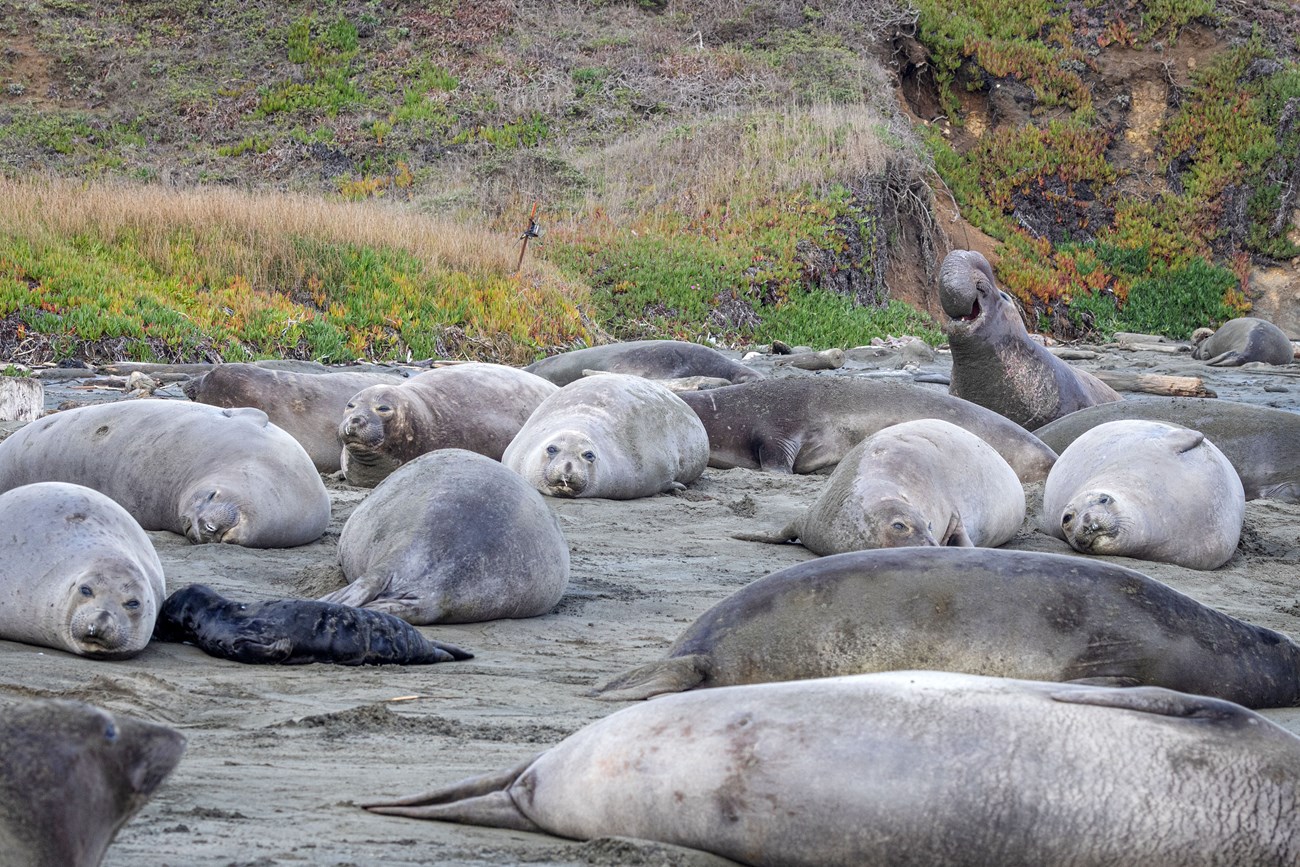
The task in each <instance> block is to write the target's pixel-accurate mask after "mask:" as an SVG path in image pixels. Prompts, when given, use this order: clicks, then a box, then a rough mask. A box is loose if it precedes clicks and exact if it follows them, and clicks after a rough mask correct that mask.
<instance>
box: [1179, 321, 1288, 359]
mask: <svg viewBox="0 0 1300 867" xmlns="http://www.w3.org/2000/svg"><path fill="white" fill-rule="evenodd" d="M1192 358H1195V359H1198V360H1200V361H1204V362H1205V363H1206V364H1209V365H1213V366H1215V367H1236V366H1239V365H1242V364H1248V363H1249V362H1252V361H1262V362H1263V363H1264V364H1290V363H1291V362H1292V361H1293V360H1295V347H1294V346H1292V344H1291V338H1290V337H1287V336H1286V332H1285V331H1283V330H1282V329H1281V328H1278V327H1277V326H1276V325H1274V324H1273V323H1272V322H1269V321H1268V320H1266V319H1256V318H1255V317H1253V316H1242V317H1241V318H1239V319H1229V320H1228V321H1227V322H1225V323H1223V324H1222V325H1220V326H1219V328H1218V330H1217V331H1216V330H1215V329H1212V328H1198V329H1197V330H1196V333H1195V334H1193V335H1192Z"/></svg>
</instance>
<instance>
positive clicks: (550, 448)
mask: <svg viewBox="0 0 1300 867" xmlns="http://www.w3.org/2000/svg"><path fill="white" fill-rule="evenodd" d="M546 453H547V454H548V455H550V456H551V457H555V456H556V455H558V454H559V453H560V449H559V447H558V446H547V447H546Z"/></svg>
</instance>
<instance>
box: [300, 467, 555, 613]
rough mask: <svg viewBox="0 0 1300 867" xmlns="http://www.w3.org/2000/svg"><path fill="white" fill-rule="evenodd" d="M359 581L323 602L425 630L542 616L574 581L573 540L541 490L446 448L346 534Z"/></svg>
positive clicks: (342, 558)
mask: <svg viewBox="0 0 1300 867" xmlns="http://www.w3.org/2000/svg"><path fill="white" fill-rule="evenodd" d="M339 562H340V563H341V564H342V566H343V574H344V575H345V576H347V579H348V580H349V581H351V582H352V583H351V584H349V585H348V586H346V587H343V588H342V589H340V590H336V591H335V592H333V593H330V594H329V595H327V596H325V597H323V598H322V601H324V602H335V603H340V604H342V605H352V606H356V607H358V608H371V609H375V610H377V611H385V612H387V613H389V614H392V615H394V616H396V617H400V618H401V619H403V620H405V621H407V622H409V623H414V624H415V625H417V626H424V625H427V624H430V623H473V622H478V621H483V620H497V619H500V618H505V617H535V616H537V615H539V614H545V613H546V612H548V611H550V610H551V609H552V608H554V607H555V605H556V604H557V603H558V602H559V601H560V597H561V596H563V595H564V588H565V587H566V586H568V583H569V544H568V542H566V541H565V539H564V534H563V533H562V532H561V531H560V524H559V521H558V520H557V519H556V517H555V514H554V513H553V512H551V510H550V509H549V508H548V507H547V505H546V501H545V500H543V499H542V496H541V494H539V493H537V491H535V490H533V489H532V487H531V486H529V484H528V483H527V482H525V481H524V480H523V479H521V478H520V477H519V476H518V475H517V474H515V473H513V472H511V471H510V470H508V469H506V468H505V467H503V466H502V465H501V464H500V463H498V462H497V461H494V460H492V459H491V458H486V457H484V456H482V455H479V454H475V453H473V452H469V451H465V450H463V449H440V450H439V451H436V452H430V453H429V454H427V455H421V456H420V457H418V458H416V459H415V460H413V461H411V462H410V463H409V464H406V465H404V466H402V467H400V468H399V469H398V470H397V472H395V473H393V474H392V475H391V476H389V477H388V478H387V479H385V480H384V482H383V484H381V485H379V487H377V488H375V490H374V492H373V493H372V494H370V496H368V497H366V499H365V500H363V501H362V502H361V504H360V505H359V506H357V507H356V509H355V510H354V511H353V512H352V515H351V516H350V517H349V518H348V521H347V523H346V524H345V525H344V526H343V533H342V535H341V536H340V538H339Z"/></svg>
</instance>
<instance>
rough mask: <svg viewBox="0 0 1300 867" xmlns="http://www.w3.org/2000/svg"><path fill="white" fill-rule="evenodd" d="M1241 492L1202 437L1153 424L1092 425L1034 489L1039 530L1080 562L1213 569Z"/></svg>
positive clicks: (1233, 525)
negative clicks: (1039, 497) (1090, 557)
mask: <svg viewBox="0 0 1300 867" xmlns="http://www.w3.org/2000/svg"><path fill="white" fill-rule="evenodd" d="M1245 516H1246V494H1245V491H1244V490H1243V488H1242V485H1241V479H1240V478H1239V477H1238V476H1237V471H1236V470H1234V469H1233V468H1232V464H1231V463H1230V462H1229V461H1228V459H1227V458H1226V457H1224V455H1223V452H1221V451H1219V450H1218V448H1216V447H1215V445H1214V444H1213V443H1212V442H1210V441H1209V440H1208V439H1206V438H1205V434H1203V433H1201V432H1200V431H1195V430H1191V429H1190V428H1185V427H1180V426H1178V425H1171V424H1167V423H1165V422H1159V421H1144V420H1140V419H1124V420H1121V421H1112V422H1107V423H1105V424H1101V425H1098V426H1097V427H1094V428H1093V429H1091V430H1089V431H1087V432H1086V433H1084V434H1082V435H1080V436H1079V438H1078V439H1076V440H1075V441H1074V442H1072V443H1071V444H1070V445H1069V446H1068V447H1067V448H1066V449H1065V451H1064V452H1062V453H1061V457H1060V458H1059V459H1058V460H1057V461H1056V466H1054V467H1052V472H1051V473H1049V474H1048V476H1047V483H1046V484H1045V485H1044V486H1043V525H1044V529H1045V530H1046V531H1047V532H1049V533H1051V534H1052V535H1053V536H1056V537H1057V538H1058V539H1064V540H1065V541H1067V542H1069V543H1070V546H1071V547H1073V548H1074V549H1075V550H1076V551H1082V552H1083V553H1085V554H1107V555H1111V556H1115V557H1136V558H1138V559H1140V560H1158V561H1161V562H1164V563H1175V564H1177V565H1179V566H1186V567H1187V568H1189V569H1215V568H1217V567H1219V566H1222V565H1223V564H1224V563H1226V562H1228V560H1230V559H1231V558H1232V555H1233V554H1234V553H1235V552H1236V550H1237V542H1238V541H1239V540H1240V538H1241V526H1242V521H1243V520H1244V519H1245Z"/></svg>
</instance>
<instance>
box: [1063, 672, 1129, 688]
mask: <svg viewBox="0 0 1300 867" xmlns="http://www.w3.org/2000/svg"><path fill="white" fill-rule="evenodd" d="M1064 682H1065V683H1078V684H1082V685H1084V686H1109V687H1112V688H1114V689H1130V688H1132V687H1135V686H1141V685H1142V681H1140V680H1138V679H1137V678H1136V677H1121V676H1119V675H1115V676H1113V677H1073V678H1070V679H1069V680H1067V681H1064Z"/></svg>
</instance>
